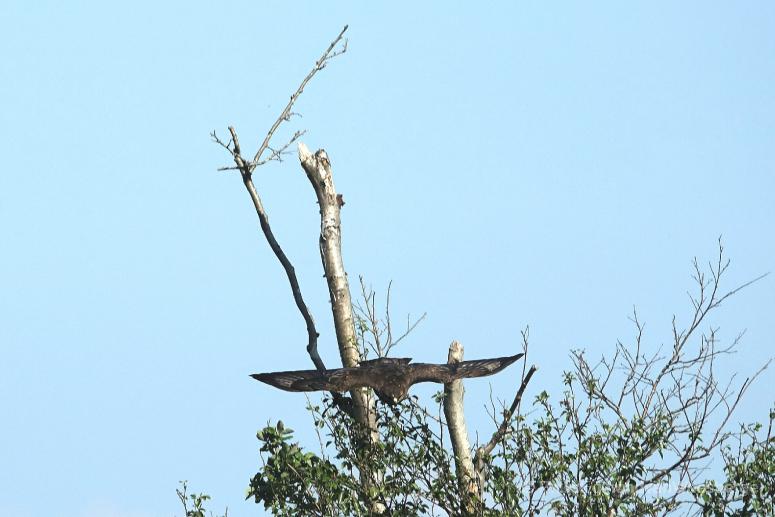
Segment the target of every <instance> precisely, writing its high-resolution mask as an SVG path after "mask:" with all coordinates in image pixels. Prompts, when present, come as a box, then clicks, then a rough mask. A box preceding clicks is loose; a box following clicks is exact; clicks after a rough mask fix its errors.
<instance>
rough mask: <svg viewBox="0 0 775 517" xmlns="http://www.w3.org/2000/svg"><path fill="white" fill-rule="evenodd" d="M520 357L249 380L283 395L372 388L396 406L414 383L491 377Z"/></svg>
mask: <svg viewBox="0 0 775 517" xmlns="http://www.w3.org/2000/svg"><path fill="white" fill-rule="evenodd" d="M523 355H524V354H517V355H512V356H507V357H494V358H491V359H477V360H474V361H462V362H459V363H453V364H428V363H415V364H410V361H411V359H409V358H392V357H381V358H379V359H372V360H370V361H361V364H360V366H358V367H356V368H337V369H335V370H326V371H319V370H296V371H290V372H273V373H255V374H253V375H251V377H253V378H254V379H256V380H259V381H261V382H265V383H266V384H269V385H271V386H274V387H275V388H280V389H281V390H285V391H335V392H343V391H350V390H352V389H354V388H364V387H368V388H373V389H374V391H375V392H376V394H377V396H379V398H380V400H382V401H383V402H387V403H388V404H397V403H398V402H400V401H401V400H403V399H404V398H405V397H406V396H407V394H408V392H409V388H410V387H411V386H412V385H413V384H417V383H418V382H438V383H441V384H445V383H448V382H452V381H454V380H456V379H462V378H467V377H484V376H486V375H492V374H494V373H498V372H499V371H501V370H503V369H504V368H506V367H507V366H509V365H510V364H511V363H513V362H514V361H516V360H517V359H519V358H520V357H522V356H523Z"/></svg>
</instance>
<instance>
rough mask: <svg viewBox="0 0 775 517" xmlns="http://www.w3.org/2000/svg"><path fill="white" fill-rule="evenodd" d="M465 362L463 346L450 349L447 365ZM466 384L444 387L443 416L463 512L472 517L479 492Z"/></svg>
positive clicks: (460, 383)
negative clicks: (465, 402)
mask: <svg viewBox="0 0 775 517" xmlns="http://www.w3.org/2000/svg"><path fill="white" fill-rule="evenodd" d="M462 360H463V345H461V344H460V343H459V342H458V341H453V342H452V344H451V345H449V355H448V357H447V363H449V364H453V363H459V362H460V361H462ZM463 393H464V390H463V381H462V380H461V379H458V380H456V381H452V382H450V383H447V384H445V385H444V416H445V417H446V419H447V428H448V430H449V438H450V441H451V442H452V451H453V452H454V453H455V472H456V473H457V479H458V490H459V493H460V500H461V501H462V502H463V505H462V508H463V510H464V511H465V513H466V514H473V513H474V511H475V505H476V501H477V500H478V498H479V491H478V488H477V485H478V484H477V482H476V477H475V471H474V464H473V461H472V460H471V445H470V443H469V441H468V430H467V429H466V418H465V413H464V409H463Z"/></svg>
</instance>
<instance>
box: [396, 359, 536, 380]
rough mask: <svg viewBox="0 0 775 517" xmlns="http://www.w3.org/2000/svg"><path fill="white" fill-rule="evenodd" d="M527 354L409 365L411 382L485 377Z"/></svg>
mask: <svg viewBox="0 0 775 517" xmlns="http://www.w3.org/2000/svg"><path fill="white" fill-rule="evenodd" d="M523 355H525V354H517V355H510V356H506V357H493V358H490V359H475V360H473V361H461V362H459V363H453V364H424V363H417V364H415V365H411V364H410V365H407V368H409V369H410V370H411V374H410V375H411V383H412V384H415V383H418V382H438V383H442V384H445V383H448V382H452V381H454V380H457V379H464V378H469V377H484V376H486V375H493V374H495V373H498V372H499V371H501V370H503V369H504V368H506V367H507V366H509V365H510V364H511V363H513V362H514V361H516V360H518V359H519V358H521V357H522V356H523Z"/></svg>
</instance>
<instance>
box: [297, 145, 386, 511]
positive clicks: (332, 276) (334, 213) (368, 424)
mask: <svg viewBox="0 0 775 517" xmlns="http://www.w3.org/2000/svg"><path fill="white" fill-rule="evenodd" d="M299 161H300V162H301V166H302V168H303V169H304V172H305V173H306V174H307V178H308V179H309V181H310V183H311V184H312V188H313V189H314V190H315V195H316V196H317V198H318V204H319V205H320V258H321V260H322V262H323V270H324V272H325V276H326V282H327V283H328V293H329V296H330V299H331V310H332V311H333V315H334V328H335V331H336V341H337V344H338V345H339V355H340V357H341V359H342V365H343V366H344V367H346V368H351V367H355V366H358V363H359V362H360V359H361V357H360V352H359V350H358V342H357V338H356V334H355V320H354V318H353V310H352V300H351V298H350V286H349V283H348V281H347V272H346V271H345V269H344V262H343V260H342V230H341V219H340V209H341V205H340V202H341V197H337V193H336V188H335V187H334V177H333V174H332V173H331V162H330V161H329V159H328V155H327V154H326V152H325V150H323V149H319V150H318V151H317V152H315V153H314V154H313V153H311V152H310V150H309V149H308V148H307V146H306V145H304V143H302V142H299ZM350 395H351V396H352V399H353V406H354V410H355V415H354V416H355V418H356V420H357V421H358V422H359V423H360V424H361V425H362V426H363V429H366V430H367V433H366V436H365V437H364V438H366V440H369V441H370V442H371V443H374V442H377V441H378V440H379V433H378V432H377V422H376V408H375V401H374V397H373V396H371V395H370V392H369V390H368V389H367V388H358V389H355V390H353V391H351V392H350ZM360 467H361V469H362V471H365V473H367V477H368V478H370V482H371V483H379V482H380V480H381V473H379V472H373V471H370V470H369V469H368V467H367V466H364V465H361V466H360ZM382 509H383V508H382V507H381V505H379V504H378V503H375V504H374V505H373V508H372V511H373V512H374V513H381V510H382Z"/></svg>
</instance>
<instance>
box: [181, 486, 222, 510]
mask: <svg viewBox="0 0 775 517" xmlns="http://www.w3.org/2000/svg"><path fill="white" fill-rule="evenodd" d="M175 492H176V493H177V494H178V499H180V504H182V505H183V511H184V512H185V517H213V514H212V512H208V511H207V509H206V508H205V503H206V502H207V501H209V500H210V496H209V495H207V494H202V493H200V494H189V493H188V481H181V482H180V488H178V489H176V490H175ZM222 517H229V509H228V508H227V509H226V511H225V512H224V514H223V516H222Z"/></svg>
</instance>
